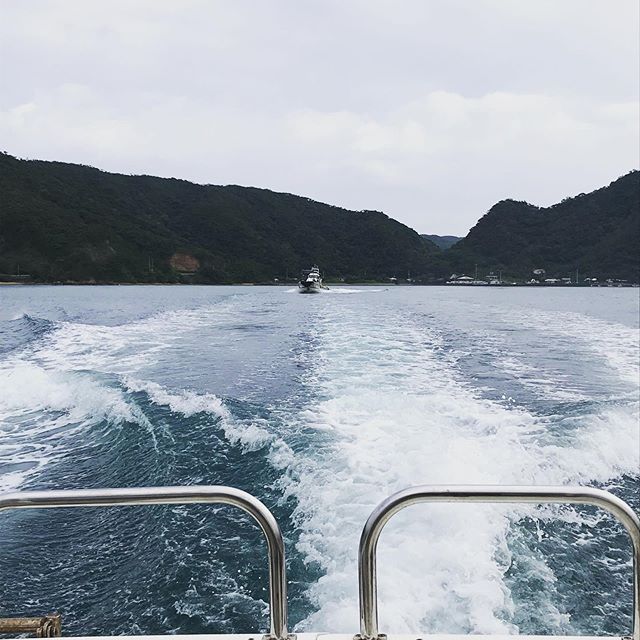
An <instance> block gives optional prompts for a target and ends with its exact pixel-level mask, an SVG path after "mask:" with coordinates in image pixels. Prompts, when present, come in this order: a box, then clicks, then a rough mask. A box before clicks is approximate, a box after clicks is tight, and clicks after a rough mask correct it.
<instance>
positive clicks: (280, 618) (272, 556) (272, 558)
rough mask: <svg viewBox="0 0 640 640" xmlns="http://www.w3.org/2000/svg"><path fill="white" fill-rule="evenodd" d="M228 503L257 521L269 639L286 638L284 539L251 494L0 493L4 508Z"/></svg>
mask: <svg viewBox="0 0 640 640" xmlns="http://www.w3.org/2000/svg"><path fill="white" fill-rule="evenodd" d="M187 503H205V504H213V503H217V504H228V505H232V506H235V507H238V508H240V509H242V510H243V511H245V512H247V513H248V514H249V515H251V516H252V517H253V519H254V520H255V521H256V522H257V523H258V525H259V526H260V528H261V529H262V532H263V534H264V537H265V538H266V541H267V549H268V552H269V604H270V616H271V623H270V632H269V634H268V635H267V636H265V637H266V638H268V639H269V640H287V639H291V638H292V637H293V636H292V635H290V634H289V633H288V630H287V569H286V564H285V553H284V541H283V539H282V533H281V531H280V527H279V526H278V523H277V521H276V519H275V518H274V517H273V514H272V513H271V512H270V511H269V509H267V507H265V506H264V504H262V502H260V500H258V499H257V498H254V497H253V496H252V495H251V494H249V493H247V492H246V491H241V490H240V489H234V488H232V487H224V486H192V487H140V488H135V489H95V490H94V489H77V490H66V491H22V492H15V493H8V494H4V495H2V496H0V511H2V510H4V509H41V508H54V507H107V506H126V505H144V504H187Z"/></svg>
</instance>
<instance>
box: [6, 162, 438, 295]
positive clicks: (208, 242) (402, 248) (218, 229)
mask: <svg viewBox="0 0 640 640" xmlns="http://www.w3.org/2000/svg"><path fill="white" fill-rule="evenodd" d="M438 254H439V249H438V248H437V247H436V246H435V245H433V243H430V242H425V240H424V239H423V238H421V237H420V236H419V235H418V234H417V233H416V232H415V231H413V230H412V229H410V228H409V227H406V226H405V225H403V224H401V223H399V222H397V221H395V220H392V219H390V218H389V217H388V216H386V215H384V214H383V213H380V212H377V211H360V212H356V211H347V210H345V209H341V208H338V207H332V206H329V205H326V204H321V203H319V202H314V201H313V200H309V199H308V198H303V197H299V196H294V195H290V194H286V193H274V192H272V191H267V190H265V189H255V188H248V187H238V186H224V187H222V186H213V185H197V184H192V183H190V182H186V181H183V180H176V179H164V178H154V177H150V176H125V175H119V174H110V173H106V172H103V171H99V170H98V169H94V168H91V167H86V166H81V165H73V164H64V163H60V162H44V161H38V160H19V159H17V158H14V157H12V156H10V155H7V154H1V155H0V273H15V272H16V270H17V269H18V268H19V269H20V271H21V272H22V273H30V274H31V275H32V276H33V277H34V278H36V279H39V280H44V281H56V280H76V281H87V280H96V281H121V282H135V281H138V282H148V281H175V280H177V279H179V278H180V276H179V272H181V271H182V272H184V271H186V270H189V271H193V272H195V273H194V275H193V276H191V277H192V278H193V280H194V281H200V282H238V281H264V280H271V279H272V278H274V277H280V278H282V277H284V276H285V275H286V274H287V273H288V274H289V276H290V277H295V276H297V275H298V274H299V272H300V270H301V269H303V268H307V267H309V266H310V265H311V264H313V263H317V264H319V265H320V266H321V268H322V269H323V270H324V271H325V273H326V276H327V277H345V278H347V279H348V278H358V279H380V278H387V277H390V276H394V275H396V274H397V275H398V276H401V275H403V274H405V273H406V272H407V271H411V273H412V274H414V275H415V276H422V275H428V274H431V273H432V272H433V269H434V268H436V265H437V258H436V259H435V261H434V256H437V255H438ZM439 268H440V269H442V268H443V267H442V266H441V265H440V267H439Z"/></svg>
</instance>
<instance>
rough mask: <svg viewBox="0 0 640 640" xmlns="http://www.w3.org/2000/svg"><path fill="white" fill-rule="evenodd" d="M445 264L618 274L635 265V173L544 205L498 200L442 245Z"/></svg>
mask: <svg viewBox="0 0 640 640" xmlns="http://www.w3.org/2000/svg"><path fill="white" fill-rule="evenodd" d="M446 255H447V259H448V260H449V261H450V264H451V266H452V269H454V270H457V271H458V272H460V271H466V272H468V273H473V269H474V268H475V265H476V264H477V265H478V267H479V268H480V269H481V270H485V271H486V270H494V271H496V272H497V271H498V270H502V271H503V272H504V273H507V274H510V275H512V276H516V277H522V278H525V277H527V276H529V277H530V275H531V271H532V270H533V269H545V271H546V273H547V275H556V276H572V275H573V274H574V273H575V271H576V269H578V270H579V272H580V273H581V274H583V276H587V275H590V276H592V277H598V278H624V279H628V280H633V281H635V282H637V281H638V275H639V271H640V172H638V171H632V172H631V173H628V174H627V175H625V176H622V177H621V178H618V179H617V180H615V181H614V182H612V183H611V184H610V185H609V186H607V187H603V188H601V189H598V190H597V191H593V192H591V193H586V194H584V193H582V194H580V195H578V196H576V197H574V198H566V199H564V200H563V201H562V202H560V203H558V204H556V205H553V206H552V207H547V208H541V207H535V206H533V205H531V204H528V203H526V202H516V201H514V200H503V201H502V202H498V203H497V204H496V205H494V206H493V207H492V208H491V209H490V210H489V211H488V212H487V214H486V215H484V216H483V217H482V218H481V219H480V220H479V221H478V222H477V224H476V225H475V226H474V227H473V228H472V229H471V231H469V233H468V235H467V237H466V238H464V239H463V240H461V241H460V242H458V243H457V244H456V245H454V246H453V247H452V248H451V249H450V250H449V251H447V252H446Z"/></svg>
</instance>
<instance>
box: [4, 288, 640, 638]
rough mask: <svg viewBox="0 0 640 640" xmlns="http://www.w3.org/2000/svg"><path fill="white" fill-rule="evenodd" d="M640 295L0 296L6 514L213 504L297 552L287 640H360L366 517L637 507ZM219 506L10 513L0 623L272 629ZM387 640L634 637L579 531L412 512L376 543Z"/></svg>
mask: <svg viewBox="0 0 640 640" xmlns="http://www.w3.org/2000/svg"><path fill="white" fill-rule="evenodd" d="M638 338H639V332H638V290H632V289H551V290H550V289H525V288H517V289H507V288H505V289H501V288H495V289H494V288H491V289H489V288H483V289H462V290H461V289H457V288H439V287H431V288H426V287H425V288H422V287H394V288H388V289H385V288H375V287H368V288H362V289H360V290H358V289H356V288H351V289H347V288H342V289H336V290H332V291H331V292H328V293H323V294H321V295H316V296H300V295H298V294H297V293H295V292H294V291H290V290H288V289H286V288H283V287H264V288H260V287H160V286H153V287H27V286H21V287H6V286H5V287H0V490H2V491H11V490H29V489H54V488H55V489H65V488H82V487H87V488H89V487H133V486H141V485H153V486H158V485H173V484H228V485H232V486H235V487H239V488H242V489H245V490H247V491H249V492H251V493H253V494H254V495H256V496H257V497H259V498H260V499H261V500H263V501H264V502H265V503H266V505H267V506H268V507H270V508H271V509H272V510H273V512H274V513H275V515H276V517H277V518H278V520H279V522H280V524H281V526H282V529H283V531H284V534H285V538H286V545H287V554H288V564H289V579H290V585H289V589H290V604H289V607H290V616H291V621H292V623H293V625H295V627H296V628H297V629H298V630H300V631H301V630H323V631H333V632H349V633H355V632H356V631H357V630H358V614H357V577H356V575H357V574H356V551H357V544H358V538H359V535H360V531H361V528H362V525H363V523H364V522H365V520H366V518H367V516H368V514H369V513H370V511H371V510H372V509H373V507H374V506H375V505H376V504H377V503H378V502H379V501H380V500H382V499H383V498H384V497H386V496H387V495H389V494H390V493H392V492H394V491H397V490H399V489H402V488H405V487H407V486H410V485H415V484H420V483H473V484H476V483H477V484H575V483H577V484H585V485H594V486H597V487H604V488H607V489H609V490H611V491H612V492H614V493H615V494H616V495H618V496H620V497H622V498H623V499H625V500H627V501H629V502H630V503H631V504H632V505H633V506H634V508H635V509H636V510H638V509H639V508H640V490H639V487H638V482H639V449H640V432H639V426H638V393H639V389H638V384H639V383H638V375H639V373H638V369H639V364H638V360H639V345H638ZM265 553H266V551H265V545H264V543H263V542H262V538H261V534H260V532H259V530H258V529H257V527H256V526H255V525H254V524H253V522H252V521H250V519H249V518H248V517H247V516H245V515H244V514H242V512H240V511H237V510H234V509H232V508H229V507H211V506H204V505H198V506H171V507H168V506H155V507H117V508H109V509H96V508H93V509H91V508H87V509H60V510H53V511H52V510H37V511H36V510H33V511H31V510H30V511H19V512H18V511H12V512H4V513H2V514H0V572H1V575H2V577H3V579H2V581H0V615H27V614H42V613H46V612H50V611H58V612H61V613H62V615H63V627H64V632H65V634H66V635H72V634H87V635H89V634H101V633H113V634H122V633H164V632H184V633H199V632H210V633H213V632H245V631H253V632H256V631H262V630H266V628H267V626H268V624H267V615H268V606H267V599H268V598H267V576H266V560H265ZM379 558H380V560H379V565H380V566H379V587H380V618H381V627H382V630H384V631H387V632H412V631H418V630H420V631H422V632H435V631H441V632H452V633H453V632H470V631H472V632H478V633H500V632H507V633H517V632H520V633H576V634H578V633H591V634H608V633H611V634H613V633H616V634H621V633H626V632H628V630H629V628H630V613H631V586H630V585H631V564H630V563H631V553H630V544H629V542H628V540H627V537H626V534H625V533H624V532H623V531H622V529H621V527H620V526H618V525H617V524H616V523H614V522H613V521H612V519H611V518H610V517H609V516H607V515H605V514H603V513H601V512H599V511H596V510H594V509H590V508H575V509H574V508H569V507H562V508H548V507H547V508H535V507H517V506H512V507H505V506H491V505H430V506H427V505H424V506H418V507H414V508H412V509H407V510H405V511H404V512H403V513H402V514H400V515H399V516H398V517H397V518H396V519H395V520H393V521H392V522H391V523H390V524H389V525H388V528H387V529H386V530H385V532H384V534H383V536H382V538H381V541H380V550H379Z"/></svg>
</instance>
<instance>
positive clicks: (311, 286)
mask: <svg viewBox="0 0 640 640" xmlns="http://www.w3.org/2000/svg"><path fill="white" fill-rule="evenodd" d="M328 288H329V287H327V286H326V285H324V284H323V283H322V276H321V275H320V269H319V268H318V266H317V265H315V264H314V265H313V267H311V269H309V271H304V272H303V273H302V278H301V279H300V282H299V283H298V290H299V291H300V293H320V291H322V290H323V289H328Z"/></svg>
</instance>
